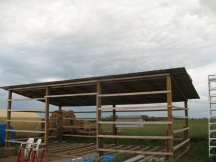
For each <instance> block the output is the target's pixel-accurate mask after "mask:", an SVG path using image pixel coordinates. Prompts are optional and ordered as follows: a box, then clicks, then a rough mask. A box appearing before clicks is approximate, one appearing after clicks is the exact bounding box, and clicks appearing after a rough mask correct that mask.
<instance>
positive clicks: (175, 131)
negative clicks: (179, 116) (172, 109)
mask: <svg viewBox="0 0 216 162" xmlns="http://www.w3.org/2000/svg"><path fill="white" fill-rule="evenodd" d="M189 129H190V127H187V128H182V129H177V130H173V133H180V132H184V131H186V130H189Z"/></svg>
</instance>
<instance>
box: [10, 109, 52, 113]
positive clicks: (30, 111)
mask: <svg viewBox="0 0 216 162" xmlns="http://www.w3.org/2000/svg"><path fill="white" fill-rule="evenodd" d="M31 109H34V108H31ZM10 112H26V113H28V112H29V113H32V112H36V113H45V111H44V110H35V109H34V110H10ZM52 112H53V111H50V113H52Z"/></svg>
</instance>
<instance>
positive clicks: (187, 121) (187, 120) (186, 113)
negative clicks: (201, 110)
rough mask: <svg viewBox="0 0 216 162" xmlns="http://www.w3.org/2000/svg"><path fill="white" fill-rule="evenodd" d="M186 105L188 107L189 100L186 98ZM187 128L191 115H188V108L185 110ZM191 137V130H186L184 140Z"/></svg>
mask: <svg viewBox="0 0 216 162" xmlns="http://www.w3.org/2000/svg"><path fill="white" fill-rule="evenodd" d="M184 106H185V108H188V101H187V100H186V101H185V102H184ZM185 117H186V118H185V128H188V127H189V117H188V110H187V109H186V110H185ZM188 138H189V130H185V132H184V140H186V139H188Z"/></svg>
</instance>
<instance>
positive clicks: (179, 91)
mask: <svg viewBox="0 0 216 162" xmlns="http://www.w3.org/2000/svg"><path fill="white" fill-rule="evenodd" d="M1 88H2V89H5V90H8V92H9V95H8V108H7V129H6V140H5V142H6V143H5V146H6V147H8V146H9V144H10V143H11V142H13V143H16V142H18V143H19V142H20V141H19V140H11V139H10V132H11V131H14V132H31V133H42V134H43V137H42V138H43V139H44V143H43V144H44V146H45V147H46V149H47V150H48V146H49V145H48V139H49V138H53V137H51V136H49V135H48V133H49V130H50V129H49V114H50V113H51V111H50V110H49V107H50V105H55V106H58V107H59V110H62V109H63V108H64V107H67V106H96V110H94V111H90V110H89V111H75V113H77V114H79V113H82V114H83V113H85V114H90V113H93V114H96V136H91V135H73V134H72V135H69V134H62V136H70V137H71V138H76V137H83V138H85V137H86V138H89V137H90V138H96V150H97V151H98V153H99V154H100V155H103V153H104V152H118V153H119V152H121V153H132V154H143V155H159V156H166V158H167V159H173V157H174V156H175V153H177V152H178V154H179V150H183V151H185V150H184V149H182V148H185V147H186V146H187V145H188V143H189V141H190V139H189V122H188V119H189V117H188V109H189V108H188V104H187V102H188V100H189V99H197V98H199V95H198V94H197V92H196V90H195V88H194V86H193V84H192V80H191V78H190V76H189V75H188V73H187V72H186V69H185V68H173V69H165V70H156V71H147V72H140V73H132V74H122V75H112V76H102V77H92V78H83V79H74V80H65V81H57V82H45V83H36V84H25V85H15V86H6V87H1ZM12 93H15V94H19V95H22V96H25V97H27V98H22V99H13V98H12ZM32 100H36V101H41V102H44V103H45V106H44V108H41V109H32V108H30V109H29V110H21V109H18V108H14V107H12V102H15V101H26V102H27V101H32ZM174 102H183V103H184V106H175V105H174ZM135 104H136V105H135ZM144 104H147V105H144ZM149 104H151V105H149ZM125 105H129V106H125ZM137 105H139V106H137ZM109 106H111V107H109ZM162 111H163V112H164V111H167V118H166V121H165V120H163V121H143V122H118V121H116V115H117V113H120V112H162ZM174 111H182V112H184V116H174V115H173V112H174ZM13 112H38V113H44V114H45V121H44V123H45V130H36V131H35V130H11V129H10V123H11V122H14V121H13V120H11V113H13ZM110 112H111V113H112V120H111V121H103V120H102V113H110ZM175 119H183V120H184V123H185V124H184V127H183V128H178V129H174V128H173V124H174V122H175ZM63 120H64V117H63ZM16 122H23V121H16ZM29 122H37V121H29ZM39 122H41V121H39ZM107 124H109V125H112V134H111V135H110V134H109V135H106V134H104V132H103V130H102V126H103V125H107ZM116 124H145V125H146V124H147V125H166V126H167V130H165V131H166V132H167V133H166V135H165V136H127V135H118V130H117V128H116ZM179 133H183V137H182V139H183V140H182V141H181V142H180V143H178V144H175V145H174V143H176V141H175V139H176V138H175V134H179ZM106 138H113V139H114V140H113V142H114V144H115V146H116V145H117V144H118V139H142V140H164V141H165V142H166V149H165V150H160V151H142V150H141V151H134V150H128V149H126V150H121V149H114V148H115V147H114V148H106V147H104V146H105V145H104V144H103V143H104V142H103V141H104V139H106ZM60 141H61V140H60ZM177 141H178V140H177ZM48 151H49V150H48ZM175 157H178V156H175Z"/></svg>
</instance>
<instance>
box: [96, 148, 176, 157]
mask: <svg viewBox="0 0 216 162" xmlns="http://www.w3.org/2000/svg"><path fill="white" fill-rule="evenodd" d="M98 151H104V152H118V153H128V154H140V155H170V156H172V155H173V153H172V152H153V151H130V150H120V149H118V150H115V149H98Z"/></svg>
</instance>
